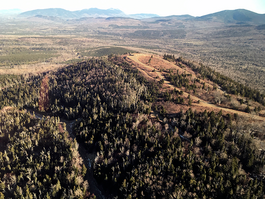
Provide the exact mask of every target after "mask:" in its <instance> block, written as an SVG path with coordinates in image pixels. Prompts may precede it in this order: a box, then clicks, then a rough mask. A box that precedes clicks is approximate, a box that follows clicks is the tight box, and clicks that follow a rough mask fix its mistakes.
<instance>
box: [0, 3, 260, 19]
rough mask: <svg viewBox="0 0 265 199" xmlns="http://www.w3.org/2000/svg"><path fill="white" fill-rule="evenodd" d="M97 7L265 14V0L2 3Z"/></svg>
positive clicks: (10, 6)
mask: <svg viewBox="0 0 265 199" xmlns="http://www.w3.org/2000/svg"><path fill="white" fill-rule="evenodd" d="M95 7H96V8H101V9H108V8H116V9H120V10H122V11H123V12H125V13H126V14H135V13H154V14H158V15H161V16H166V15H181V14H190V15H193V16H201V15H205V14H210V13H213V12H217V11H221V10H233V9H239V8H243V9H247V10H251V11H254V12H257V13H260V14H265V0H221V1H214V0H159V1H158V0H42V1H37V0H5V1H3V2H1V5H0V9H1V10H2V9H14V8H18V9H22V10H23V11H26V10H33V9H43V8H64V9H67V10H72V11H73V10H82V9H88V8H95Z"/></svg>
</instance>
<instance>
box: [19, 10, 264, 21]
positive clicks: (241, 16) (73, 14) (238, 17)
mask: <svg viewBox="0 0 265 199" xmlns="http://www.w3.org/2000/svg"><path fill="white" fill-rule="evenodd" d="M36 15H41V16H48V17H51V16H52V17H60V18H62V19H80V18H84V17H93V18H97V17H105V18H108V17H125V18H128V17H130V18H135V19H146V18H158V19H160V18H164V19H165V18H167V19H173V18H174V19H176V20H195V21H216V22H222V23H225V24H226V23H228V24H229V23H239V24H242V23H245V24H249V23H250V24H256V25H261V24H264V21H265V14H258V13H255V12H252V11H249V10H246V9H236V10H223V11H219V12H215V13H211V14H207V15H203V16H199V17H194V16H191V15H188V14H187V15H169V16H159V15H157V14H152V13H150V14H147V13H139V14H125V13H124V12H123V11H121V10H119V9H113V8H111V9H99V8H89V9H83V10H77V11H69V10H65V9H62V8H48V9H37V10H30V11H26V12H22V13H20V14H19V15H18V17H33V16H36Z"/></svg>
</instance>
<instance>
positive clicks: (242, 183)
mask: <svg viewBox="0 0 265 199" xmlns="http://www.w3.org/2000/svg"><path fill="white" fill-rule="evenodd" d="M116 58H117V57H115V56H109V57H108V59H95V58H93V59H90V60H87V61H85V62H81V63H76V64H72V65H69V66H67V67H64V68H61V69H58V70H57V71H55V72H46V73H41V74H39V75H37V76H14V77H13V76H7V77H2V78H1V86H2V90H0V109H2V111H1V112H0V143H1V145H0V198H95V197H96V196H95V195H94V194H93V190H91V189H90V185H89V183H88V181H87V180H86V178H87V177H88V175H87V174H86V172H87V169H90V168H86V165H85V164H84V160H83V158H82V157H81V155H80V153H79V150H78V146H79V145H80V146H82V147H84V148H85V150H86V153H87V154H93V155H94V157H95V158H94V159H93V160H92V165H91V167H92V172H93V177H94V178H95V179H96V181H97V184H98V186H99V189H100V190H101V191H102V194H103V195H104V196H105V198H246V199H248V198H263V197H264V194H265V180H264V176H262V172H263V169H264V163H265V162H264V156H265V154H264V153H262V151H259V150H258V149H257V148H256V146H255V144H254V142H253V138H252V137H251V136H248V135H246V134H245V133H244V131H243V130H242V129H240V128H238V126H237V124H238V120H239V118H238V116H237V115H236V114H235V115H230V114H226V115H225V114H223V113H222V111H220V112H218V113H216V112H213V111H211V112H208V111H206V110H205V111H204V112H196V111H193V110H192V109H188V110H187V111H180V112H179V113H176V114H174V115H173V116H172V115H167V114H166V113H165V112H163V111H160V112H159V111H158V110H156V109H155V108H154V106H153V104H154V103H155V102H157V101H158V100H160V101H169V100H170V99H169V98H168V93H167V92H165V91H161V89H160V88H161V87H162V85H161V83H159V82H155V81H148V80H146V79H145V78H144V77H143V76H142V75H141V74H140V73H139V72H138V70H136V69H133V68H132V67H131V66H130V64H129V63H127V62H126V61H125V60H124V61H123V62H121V63H119V64H117V62H115V60H116ZM198 70H201V71H200V72H201V73H202V74H205V78H207V77H208V75H207V74H206V72H204V71H205V70H206V69H205V70H204V68H203V67H201V68H200V69H198ZM214 76H215V77H216V81H221V80H220V79H222V81H226V80H225V79H224V78H222V77H219V76H218V74H214ZM179 78H182V77H181V76H179ZM173 80H174V79H173V78H172V81H173ZM181 80H183V82H182V83H181V84H185V78H183V79H181ZM229 81H230V80H229ZM178 82H180V81H178ZM227 85H232V86H230V87H229V88H230V89H233V88H234V87H235V88H237V86H238V89H239V87H240V85H237V84H231V82H230V83H227V84H223V87H225V88H226V87H227ZM233 86H234V87H233ZM229 88H227V90H228V92H234V91H232V90H229ZM242 89H245V91H244V93H245V94H247V93H248V92H247V88H242ZM236 92H240V93H241V90H238V91H236ZM242 92H243V91H242ZM251 96H252V97H253V98H254V99H255V100H256V101H259V100H263V98H262V95H261V97H259V93H258V92H256V93H254V94H251ZM178 99H180V100H179V101H182V102H183V99H182V98H181V97H180V98H178ZM262 102H263V101H262ZM180 103H181V102H180ZM11 107H13V108H11ZM29 110H31V111H32V110H34V111H36V113H38V114H43V115H46V116H43V117H37V116H36V115H35V114H34V113H33V114H30V113H29ZM154 113H156V114H157V116H156V117H152V115H153V114H154ZM61 120H62V121H72V122H73V125H72V126H71V127H72V129H70V130H69V131H71V133H72V134H73V135H72V137H71V135H70V134H69V133H70V132H67V130H68V129H66V125H65V123H64V122H61ZM74 138H76V139H74Z"/></svg>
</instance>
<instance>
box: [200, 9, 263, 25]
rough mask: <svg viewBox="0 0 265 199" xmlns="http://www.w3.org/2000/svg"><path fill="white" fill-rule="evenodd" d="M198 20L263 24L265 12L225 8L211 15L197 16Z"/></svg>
mask: <svg viewBox="0 0 265 199" xmlns="http://www.w3.org/2000/svg"><path fill="white" fill-rule="evenodd" d="M196 20H202V21H220V22H224V23H239V24H242V23H251V24H263V23H264V21H265V14H258V13H255V12H252V11H249V10H244V9H238V10H224V11H221V12H216V13H213V14H209V15H204V16H201V17H197V18H196Z"/></svg>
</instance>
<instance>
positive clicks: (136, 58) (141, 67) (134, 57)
mask: <svg viewBox="0 0 265 199" xmlns="http://www.w3.org/2000/svg"><path fill="white" fill-rule="evenodd" d="M142 56H148V55H145V54H134V55H132V56H127V57H128V58H129V59H131V60H132V61H134V62H135V63H137V64H138V65H139V66H138V67H137V68H138V70H139V71H141V72H142V73H144V74H145V75H147V76H148V77H149V78H152V79H153V80H156V81H159V80H161V79H164V85H167V87H168V88H170V89H176V90H179V91H180V90H181V89H179V88H178V87H176V86H174V85H172V84H171V83H170V82H169V81H167V80H165V77H164V75H163V74H162V73H161V72H160V71H158V70H156V69H155V68H154V67H152V66H149V65H146V64H144V63H142V62H141V61H139V58H140V57H142ZM163 61H164V60H163ZM137 64H136V66H137ZM170 64H172V63H170ZM172 67H175V65H174V64H172ZM152 71H155V73H156V76H157V77H159V78H154V77H153V75H151V74H150V73H151V72H152ZM152 73H154V72H152ZM188 95H190V94H188V93H186V92H184V91H183V96H184V97H188ZM190 97H191V100H193V101H195V102H198V101H200V103H192V105H193V106H200V107H205V108H214V109H218V110H223V111H226V112H228V113H232V114H234V113H237V114H238V115H240V116H244V117H250V118H252V119H255V120H261V121H265V118H264V117H260V116H257V115H252V114H249V113H245V112H242V111H237V110H233V109H229V108H223V107H219V106H216V105H214V104H210V103H209V102H207V101H204V100H203V99H200V98H198V97H196V96H193V95H190Z"/></svg>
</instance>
